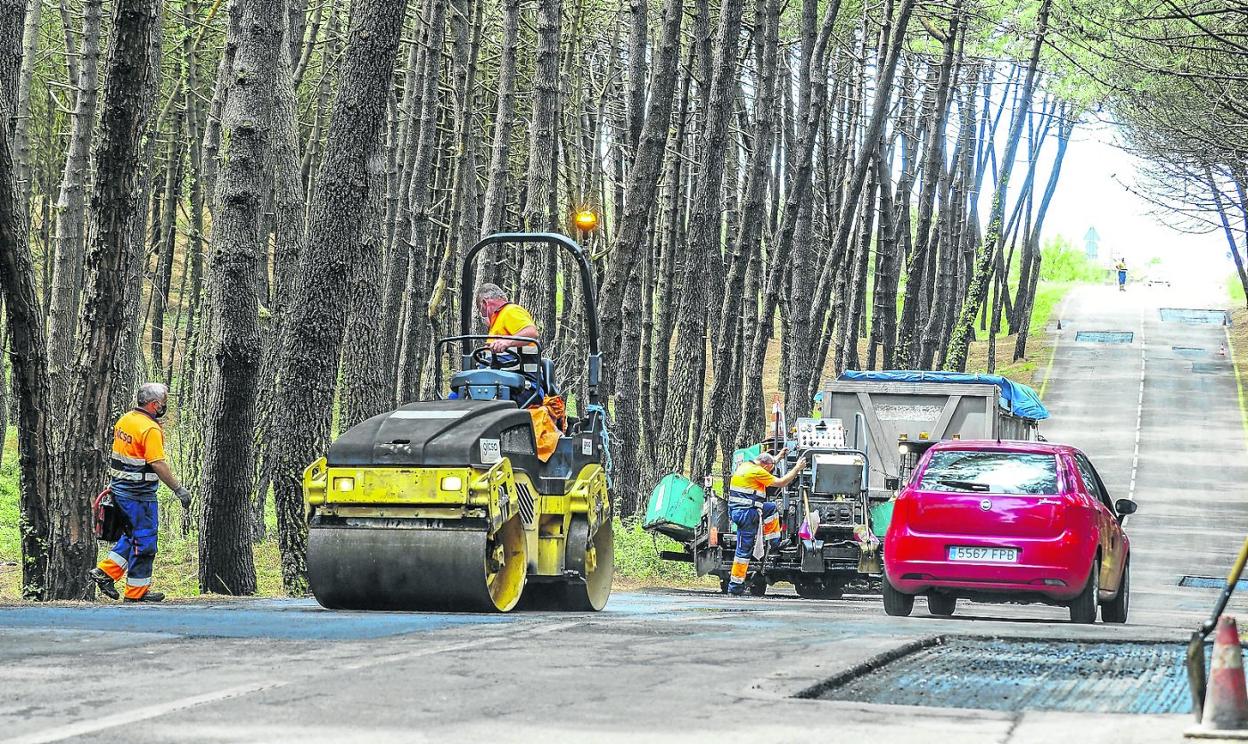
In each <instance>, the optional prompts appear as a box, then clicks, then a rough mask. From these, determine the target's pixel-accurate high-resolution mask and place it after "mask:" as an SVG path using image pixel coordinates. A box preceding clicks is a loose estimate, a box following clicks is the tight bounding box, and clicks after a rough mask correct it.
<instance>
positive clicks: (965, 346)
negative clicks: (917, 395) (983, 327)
mask: <svg viewBox="0 0 1248 744" xmlns="http://www.w3.org/2000/svg"><path fill="white" fill-rule="evenodd" d="M1051 6H1052V0H1040V9H1039V12H1038V13H1037V17H1036V40H1035V42H1034V44H1033V45H1032V48H1031V58H1030V59H1029V60H1028V62H1027V78H1026V80H1025V81H1024V82H1023V91H1022V93H1021V94H1020V95H1019V99H1020V103H1019V107H1018V108H1016V109H1015V116H1014V121H1013V123H1012V124H1011V126H1010V133H1009V137H1008V139H1007V140H1006V146H1005V157H1003V158H1002V159H1001V172H1000V175H999V176H998V178H997V187H996V189H995V191H994V192H993V195H992V210H991V212H990V213H989V217H988V230H987V232H986V233H985V235H984V241H983V244H982V245H980V247H979V251H978V254H977V255H976V257H975V265H974V268H973V272H974V273H973V274H972V276H971V283H970V286H968V287H967V293H966V297H965V298H964V299H963V301H962V310H961V312H960V313H959V314H958V320H957V323H956V324H955V325H954V328H953V333H952V335H951V336H950V340H949V354H948V357H947V358H946V359H945V364H944V368H945V369H947V370H952V371H957V372H960V371H963V370H965V369H966V357H967V353H968V350H969V349H970V345H971V340H972V339H973V338H974V337H975V316H976V313H978V311H979V306H980V305H981V304H982V303H983V301H984V297H985V296H986V295H987V293H988V280H989V278H990V275H991V273H992V258H993V253H994V251H996V250H997V247H998V245H999V244H1000V242H1001V222H1002V216H1003V214H1004V212H1005V196H1006V190H1007V189H1008V187H1009V183H1010V172H1011V171H1012V170H1013V168H1014V156H1015V155H1016V154H1017V153H1018V144H1019V141H1020V140H1021V139H1022V134H1023V123H1024V121H1025V119H1026V115H1025V112H1026V111H1027V109H1028V107H1030V106H1031V99H1032V95H1033V93H1034V91H1035V87H1036V73H1037V70H1038V68H1039V65H1040V51H1041V49H1043V48H1044V40H1045V36H1046V35H1047V34H1048V24H1049V10H1050V7H1051Z"/></svg>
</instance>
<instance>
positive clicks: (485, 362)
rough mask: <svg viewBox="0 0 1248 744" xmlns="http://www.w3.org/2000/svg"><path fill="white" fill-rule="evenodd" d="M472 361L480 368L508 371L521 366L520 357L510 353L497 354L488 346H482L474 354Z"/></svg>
mask: <svg viewBox="0 0 1248 744" xmlns="http://www.w3.org/2000/svg"><path fill="white" fill-rule="evenodd" d="M472 361H474V362H476V364H477V366H478V367H485V368H489V369H500V370H506V369H515V368H516V367H517V366H519V364H520V357H519V356H518V355H516V354H514V353H512V352H510V351H502V352H495V351H494V350H493V349H491V348H490V347H488V346H482V347H481V348H479V349H476V350H475V351H473V352H472Z"/></svg>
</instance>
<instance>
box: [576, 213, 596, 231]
mask: <svg viewBox="0 0 1248 744" xmlns="http://www.w3.org/2000/svg"><path fill="white" fill-rule="evenodd" d="M573 220H574V221H575V222H576V227H577V229H578V230H581V231H582V232H593V231H594V230H596V229H597V228H598V213H597V212H595V211H594V210H592V209H582V210H580V211H579V212H577V213H576V217H574V218H573Z"/></svg>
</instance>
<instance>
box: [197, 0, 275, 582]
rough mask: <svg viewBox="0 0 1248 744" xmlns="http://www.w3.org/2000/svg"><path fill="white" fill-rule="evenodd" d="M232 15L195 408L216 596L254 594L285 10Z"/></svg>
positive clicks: (263, 2)
mask: <svg viewBox="0 0 1248 744" xmlns="http://www.w3.org/2000/svg"><path fill="white" fill-rule="evenodd" d="M236 1H237V2H238V4H239V5H241V6H242V14H243V15H242V22H241V23H240V24H239V26H238V34H239V35H238V36H237V37H234V39H233V42H234V46H235V54H234V64H233V66H232V67H231V68H230V70H229V75H230V80H229V85H230V89H229V92H228V94H227V96H226V107H225V118H224V119H223V120H222V122H221V128H222V130H223V133H224V142H225V152H224V155H223V162H222V168H221V172H220V180H219V181H218V183H217V199H216V200H217V209H216V212H215V215H216V222H215V224H214V225H213V230H212V258H211V262H210V271H209V283H208V298H209V302H208V308H207V312H208V313H210V314H211V315H212V328H213V335H212V338H211V339H210V340H209V342H208V354H209V367H208V410H207V412H206V416H205V421H204V424H205V436H204V475H203V481H202V489H203V495H204V504H203V510H202V512H201V518H200V536H199V588H200V591H202V592H205V593H207V592H212V593H216V594H254V593H255V591H256V569H255V565H254V563H253V561H252V555H251V539H250V538H251V512H250V510H249V509H248V508H247V507H248V504H249V503H250V502H251V491H252V482H253V481H252V479H253V476H254V474H255V469H254V466H253V461H254V457H253V454H254V451H255V445H254V440H253V438H252V437H253V436H254V432H255V422H256V391H257V377H258V374H259V371H260V361H261V342H260V320H259V315H258V310H259V306H260V302H261V291H260V274H261V272H264V271H266V270H267V269H266V266H265V263H266V262H265V257H266V255H267V253H268V251H267V250H266V246H267V244H268V234H267V232H266V233H262V232H261V230H260V225H261V224H262V220H261V210H262V208H263V204H264V202H265V199H266V198H267V196H268V194H269V193H270V190H271V187H272V178H271V171H270V169H269V168H268V167H267V166H268V164H269V162H270V161H269V156H270V150H271V149H272V145H273V141H274V139H275V138H276V137H275V131H276V130H280V129H281V126H282V125H281V123H278V122H275V121H274V112H275V109H276V108H277V82H276V75H277V69H278V65H279V64H280V61H281V60H280V57H281V55H282V54H283V49H282V43H283V31H284V29H285V24H286V12H285V10H286V9H285V8H284V7H283V6H282V4H280V3H274V2H271V0H236Z"/></svg>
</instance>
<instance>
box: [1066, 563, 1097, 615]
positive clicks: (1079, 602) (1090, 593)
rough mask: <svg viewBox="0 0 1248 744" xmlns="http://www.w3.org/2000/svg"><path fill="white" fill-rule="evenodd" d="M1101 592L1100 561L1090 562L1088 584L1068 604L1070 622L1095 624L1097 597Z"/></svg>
mask: <svg viewBox="0 0 1248 744" xmlns="http://www.w3.org/2000/svg"><path fill="white" fill-rule="evenodd" d="M1100 590H1101V561H1100V559H1097V560H1094V561H1092V570H1091V572H1089V574H1088V583H1087V584H1085V585H1084V587H1083V591H1081V592H1079V596H1078V597H1075V598H1074V599H1073V600H1071V602H1070V621H1071V622H1072V623H1082V624H1084V625H1090V624H1092V623H1095V622H1096V608H1097V601H1098V600H1097V595H1098V594H1099V593H1100Z"/></svg>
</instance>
